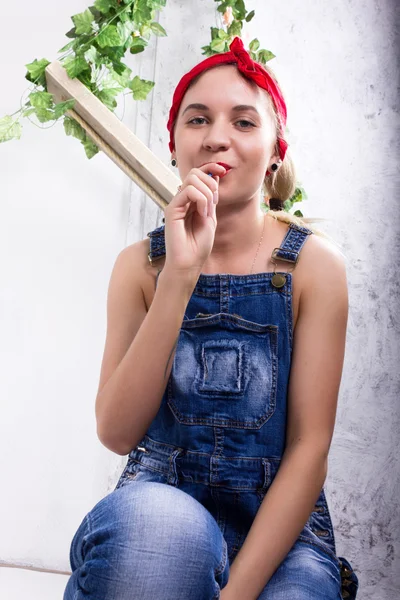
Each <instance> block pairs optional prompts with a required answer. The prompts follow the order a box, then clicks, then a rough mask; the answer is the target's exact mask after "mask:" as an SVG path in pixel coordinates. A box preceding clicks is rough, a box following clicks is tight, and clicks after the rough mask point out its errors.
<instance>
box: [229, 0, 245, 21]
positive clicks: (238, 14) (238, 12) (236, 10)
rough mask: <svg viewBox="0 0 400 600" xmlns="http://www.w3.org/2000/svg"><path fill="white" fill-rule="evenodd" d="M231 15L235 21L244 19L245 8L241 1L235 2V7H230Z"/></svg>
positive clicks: (236, 0)
mask: <svg viewBox="0 0 400 600" xmlns="http://www.w3.org/2000/svg"><path fill="white" fill-rule="evenodd" d="M232 14H233V16H234V17H235V19H239V20H240V21H242V20H243V19H244V18H245V17H246V7H245V5H244V1H243V0H235V5H234V6H232Z"/></svg>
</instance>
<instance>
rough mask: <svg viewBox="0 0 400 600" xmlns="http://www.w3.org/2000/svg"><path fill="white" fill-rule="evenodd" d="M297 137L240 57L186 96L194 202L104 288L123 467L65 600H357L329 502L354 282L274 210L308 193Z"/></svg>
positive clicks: (178, 155) (173, 125)
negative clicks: (264, 203) (296, 154)
mask: <svg viewBox="0 0 400 600" xmlns="http://www.w3.org/2000/svg"><path fill="white" fill-rule="evenodd" d="M285 124H286V106H285V102H284V99H283V96H282V93H281V91H280V89H279V86H278V83H277V81H276V78H275V76H274V75H273V74H272V72H271V70H270V69H266V68H264V67H263V66H262V65H259V64H258V63H255V62H253V61H252V59H251V57H250V55H249V54H248V53H247V51H246V50H245V49H244V47H243V43H242V41H241V40H240V38H235V39H234V41H233V42H232V44H231V46H230V51H229V52H227V53H224V54H219V55H215V56H212V57H209V58H207V59H205V60H204V61H202V62H201V63H200V64H199V65H197V66H196V67H194V68H193V69H192V70H191V71H190V72H189V73H187V74H186V75H185V76H184V77H183V78H182V79H181V81H180V82H179V84H178V86H177V88H176V90H175V93H174V97H173V105H172V107H171V110H170V115H169V121H168V130H169V132H170V150H171V156H172V160H173V164H174V165H177V166H178V168H179V174H180V177H181V180H182V185H181V186H180V187H179V190H178V192H177V194H176V196H175V197H174V198H173V199H172V201H171V202H170V204H169V205H168V207H167V208H166V210H165V225H163V226H161V227H158V228H156V229H154V230H153V231H151V232H149V233H148V237H149V238H150V240H148V239H145V240H142V241H140V242H138V243H136V244H133V245H131V246H129V247H127V248H125V249H124V250H123V251H122V252H121V253H120V255H119V256H118V258H117V260H116V263H115V267H114V270H113V273H112V276H111V281H110V287H109V296H108V317H107V322H108V327H107V339H106V345H105V350H104V357H103V363H102V369H101V375H100V383H99V390H98V395H97V399H96V418H97V425H98V435H99V438H100V440H101V441H102V443H103V444H104V445H105V446H106V447H107V448H109V449H111V450H112V451H114V452H116V453H118V454H120V455H125V454H129V457H128V462H127V465H126V467H125V469H124V471H123V473H122V475H121V477H120V479H119V481H118V484H117V486H116V489H115V490H114V491H113V492H112V493H110V494H108V495H107V496H106V497H105V498H103V499H102V500H101V501H100V502H99V503H98V504H96V506H95V507H94V508H93V509H92V510H91V511H90V512H89V513H88V514H87V515H86V516H85V518H84V519H83V521H82V523H81V525H80V526H79V528H78V530H77V532H76V534H75V536H74V539H73V541H72V544H71V554H70V559H71V567H72V570H73V573H72V575H71V577H70V579H69V581H68V584H67V588H66V590H65V595H64V600H78V599H81V598H82V599H83V598H87V599H90V600H103V599H107V600H114V599H115V600H136V599H137V600H139V599H140V600H212V599H216V598H222V599H223V600H256V599H258V600H266V599H268V600H339V599H341V598H342V597H343V598H355V597H356V593H357V588H358V579H357V576H356V574H355V573H354V571H353V570H352V568H351V565H350V563H349V562H348V561H347V560H346V559H344V558H342V557H337V555H336V548H335V539H334V532H333V528H332V523H331V519H330V514H329V509H328V505H327V501H326V498H325V494H324V489H323V484H324V482H325V478H326V475H327V460H328V452H329V448H330V444H331V439H332V435H333V431H334V424H335V417H336V409H337V399H338V391H339V385H340V380H341V374H342V366H343V358H344V349H345V337H346V326H347V315H348V293H347V283H346V272H345V265H344V262H343V259H342V255H341V253H340V252H339V251H338V250H337V249H336V248H335V246H334V245H332V244H331V243H330V242H328V241H327V239H325V238H324V236H323V235H321V234H319V232H317V231H315V230H313V229H310V228H309V227H305V226H304V225H305V224H304V222H303V221H302V220H301V219H298V218H296V217H293V216H290V215H288V214H286V213H284V212H283V211H279V208H280V207H281V205H282V202H283V201H285V200H286V199H288V198H290V197H291V195H292V194H293V192H294V190H295V183H296V182H295V173H294V168H293V164H292V161H291V159H290V156H289V154H288V152H287V143H286V141H285V140H284V128H285ZM263 185H264V186H265V190H266V192H267V194H268V196H269V197H270V198H273V199H274V200H273V201H271V205H270V208H271V210H270V211H269V212H268V213H267V214H264V212H263V211H262V209H261V206H260V199H261V194H260V192H261V190H262V187H263ZM274 209H278V210H274ZM149 241H150V243H149ZM148 259H149V260H148ZM278 268H279V270H278Z"/></svg>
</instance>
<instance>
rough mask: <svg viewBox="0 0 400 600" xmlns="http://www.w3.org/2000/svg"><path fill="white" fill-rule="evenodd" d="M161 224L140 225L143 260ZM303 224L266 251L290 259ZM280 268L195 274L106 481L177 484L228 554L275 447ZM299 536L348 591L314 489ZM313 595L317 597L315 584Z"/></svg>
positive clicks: (282, 405) (282, 415)
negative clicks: (119, 466)
mask: <svg viewBox="0 0 400 600" xmlns="http://www.w3.org/2000/svg"><path fill="white" fill-rule="evenodd" d="M164 227H165V226H164V225H162V226H161V227H158V228H156V229H154V230H153V231H151V232H149V233H148V234H147V235H148V237H150V252H149V260H150V262H151V263H152V264H153V262H154V261H156V260H157V258H160V257H162V256H164V255H165V240H164ZM311 233H312V231H311V230H309V229H307V228H305V227H301V226H299V225H296V224H294V223H291V224H290V225H289V227H288V230H287V233H286V235H285V238H284V240H283V243H282V245H281V247H280V248H279V249H275V250H274V252H273V257H274V258H279V259H284V260H287V261H289V262H290V263H292V264H294V265H295V264H296V262H297V259H298V256H299V253H300V251H301V249H302V247H303V244H304V243H305V242H306V240H307V237H308V235H310V234H311ZM282 274H283V275H284V277H283V285H282V281H281V282H280V283H279V282H278V284H279V285H281V287H276V286H275V285H274V282H275V283H276V278H275V279H274V280H273V276H274V274H273V273H256V274H250V275H232V274H214V275H208V274H201V275H200V276H199V278H198V281H197V284H196V287H195V289H194V291H193V294H192V296H191V298H190V301H189V303H188V305H187V308H186V312H185V316H184V319H183V322H182V327H181V330H180V334H179V340H178V344H177V348H176V354H175V358H174V362H173V367H172V371H171V375H170V378H169V381H168V384H167V387H166V390H165V393H164V396H163V398H162V402H161V405H160V409H159V411H158V413H157V415H156V417H155V418H154V420H153V422H152V423H151V425H150V427H149V429H148V431H147V432H146V435H145V436H144V437H143V439H142V440H141V442H140V443H139V444H138V446H137V447H136V448H134V449H133V450H132V451H131V452H130V454H129V457H128V462H127V465H126V467H125V469H124V472H123V473H122V475H121V478H120V480H119V481H118V484H117V487H116V489H118V488H120V487H121V486H124V485H126V484H127V483H129V482H131V481H133V480H141V481H144V480H149V481H158V482H162V483H165V484H169V485H172V486H175V487H177V488H179V489H181V490H183V491H185V492H186V493H187V494H189V495H191V496H192V497H193V498H195V499H196V500H198V502H200V503H201V504H202V505H203V506H204V507H205V508H206V509H207V510H208V511H209V512H210V513H211V514H212V515H213V517H214V518H215V520H216V522H217V523H218V526H219V528H220V529H221V531H222V533H223V536H224V538H225V540H226V542H227V547H228V551H229V553H228V556H229V561H230V562H232V561H233V559H234V558H235V556H236V554H237V553H238V551H239V550H240V548H241V546H242V544H243V542H244V540H245V538H246V535H247V533H248V531H249V529H250V527H251V525H252V522H253V520H254V517H255V515H256V513H257V510H258V509H259V507H260V505H261V503H262V501H263V498H264V497H265V495H266V493H267V491H268V489H269V487H270V485H271V483H272V481H273V479H274V477H275V475H276V473H277V471H278V469H279V465H280V461H281V458H282V454H283V452H284V448H285V435H286V434H285V431H286V416H287V392H288V381H289V374H290V365H291V354H292V344H293V331H292V329H293V313H292V275H291V273H282ZM158 275H159V274H158ZM158 275H157V279H158ZM156 285H157V280H156ZM301 542H302V543H303V544H304V543H305V544H307V545H308V546H307V547H308V548H310V547H313V548H317V549H319V550H320V551H321V552H322V553H323V556H325V557H327V558H328V559H330V560H331V561H333V563H334V564H335V565H336V567H337V568H338V572H339V569H340V578H341V583H340V579H339V589H340V588H341V592H342V597H343V598H347V599H354V598H355V597H356V594H357V589H358V578H357V576H356V574H355V573H354V571H353V570H352V567H351V565H350V563H349V562H348V561H347V560H346V559H345V558H343V557H337V556H336V548H335V538H334V532H333V527H332V522H331V518H330V514H329V509H328V505H327V500H326V497H325V493H324V489H322V490H321V493H320V495H319V498H318V500H317V502H316V505H315V507H314V510H313V512H312V514H311V516H310V518H309V520H308V522H307V523H306V525H305V527H304V529H303V531H302V532H301V534H300V536H299V538H298V540H297V544H298V543H301ZM303 547H304V545H303ZM320 597H321V599H322V598H326V597H327V596H324V594H323V590H321V596H320ZM329 597H330V596H329ZM339 597H340V596H339ZM335 598H336V596H335Z"/></svg>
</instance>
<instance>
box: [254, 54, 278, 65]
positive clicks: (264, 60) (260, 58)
mask: <svg viewBox="0 0 400 600" xmlns="http://www.w3.org/2000/svg"><path fill="white" fill-rule="evenodd" d="M272 58H275V54H274V53H273V52H270V51H269V50H259V52H258V56H257V61H258V62H259V63H263V64H264V65H265V63H267V62H268V61H269V60H271V59H272Z"/></svg>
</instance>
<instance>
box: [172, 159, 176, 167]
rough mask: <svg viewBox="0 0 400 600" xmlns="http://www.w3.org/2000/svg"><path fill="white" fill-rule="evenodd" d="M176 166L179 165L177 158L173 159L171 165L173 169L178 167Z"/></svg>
mask: <svg viewBox="0 0 400 600" xmlns="http://www.w3.org/2000/svg"><path fill="white" fill-rule="evenodd" d="M176 164H177V163H176V159H175V158H173V159H172V160H171V165H172V166H173V167H176Z"/></svg>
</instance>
